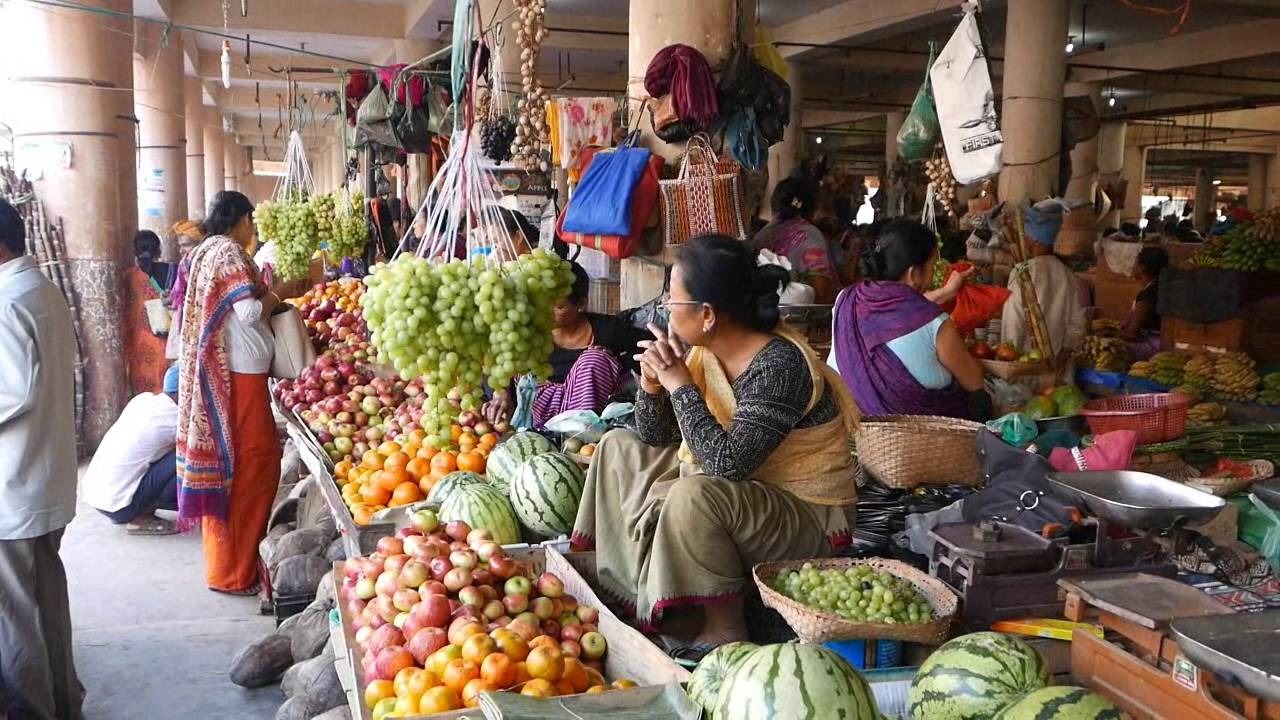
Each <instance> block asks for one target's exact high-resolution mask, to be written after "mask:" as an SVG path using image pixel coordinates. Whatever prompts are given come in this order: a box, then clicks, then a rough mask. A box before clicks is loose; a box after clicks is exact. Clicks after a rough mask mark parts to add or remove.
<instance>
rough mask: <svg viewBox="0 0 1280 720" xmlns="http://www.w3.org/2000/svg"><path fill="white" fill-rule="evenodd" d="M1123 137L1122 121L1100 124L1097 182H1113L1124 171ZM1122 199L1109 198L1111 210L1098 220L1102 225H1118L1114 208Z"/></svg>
mask: <svg viewBox="0 0 1280 720" xmlns="http://www.w3.org/2000/svg"><path fill="white" fill-rule="evenodd" d="M1124 137H1125V124H1124V122H1121V121H1116V122H1108V123H1103V124H1102V129H1101V130H1100V131H1099V132H1098V182H1099V183H1102V184H1113V181H1114V180H1116V179H1119V178H1120V176H1121V173H1122V172H1123V171H1124ZM1123 200H1124V198H1116V197H1113V198H1111V210H1110V211H1109V212H1107V214H1106V215H1103V216H1102V218H1101V220H1100V222H1101V226H1102V227H1104V228H1107V227H1118V226H1119V225H1120V211H1119V210H1117V209H1116V204H1117V203H1119V202H1121V201H1123Z"/></svg>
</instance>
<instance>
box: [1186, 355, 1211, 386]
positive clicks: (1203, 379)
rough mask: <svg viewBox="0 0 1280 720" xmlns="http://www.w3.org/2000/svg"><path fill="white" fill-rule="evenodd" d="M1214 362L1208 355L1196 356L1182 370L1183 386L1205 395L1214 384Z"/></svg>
mask: <svg viewBox="0 0 1280 720" xmlns="http://www.w3.org/2000/svg"><path fill="white" fill-rule="evenodd" d="M1213 375H1214V362H1213V358H1211V357H1209V356H1208V355H1196V356H1195V357H1193V358H1191V359H1190V360H1188V361H1187V364H1186V365H1185V366H1184V367H1183V368H1182V384H1183V385H1184V386H1186V387H1191V388H1195V389H1196V390H1198V391H1200V393H1201V394H1202V395H1203V394H1204V393H1205V392H1206V391H1207V390H1208V389H1209V386H1210V385H1211V384H1212V383H1213Z"/></svg>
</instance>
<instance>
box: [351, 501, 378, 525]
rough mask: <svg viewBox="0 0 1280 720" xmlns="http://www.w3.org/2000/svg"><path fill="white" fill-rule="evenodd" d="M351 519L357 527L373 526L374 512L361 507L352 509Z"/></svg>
mask: <svg viewBox="0 0 1280 720" xmlns="http://www.w3.org/2000/svg"><path fill="white" fill-rule="evenodd" d="M351 519H352V520H354V521H355V523H356V524H357V525H371V524H373V512H371V511H370V510H369V508H367V507H364V506H363V505H360V506H358V507H355V508H352V509H351Z"/></svg>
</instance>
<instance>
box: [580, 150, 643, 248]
mask: <svg viewBox="0 0 1280 720" xmlns="http://www.w3.org/2000/svg"><path fill="white" fill-rule="evenodd" d="M648 162H649V151H648V150H647V149H645V148H637V147H630V146H622V147H619V148H618V149H616V150H602V151H600V152H598V153H596V155H595V157H594V158H592V159H591V164H590V165H588V166H587V172H586V173H585V174H584V175H583V176H582V182H581V183H579V184H578V191H577V192H575V193H574V194H573V199H572V200H570V201H569V207H568V209H567V210H565V216H564V230H565V231H567V232H574V233H585V234H589V235H622V236H624V237H625V236H628V235H630V234H631V193H632V192H634V191H635V189H636V184H637V183H639V182H640V174H641V173H643V172H644V167H645V165H646V164H647V163H648Z"/></svg>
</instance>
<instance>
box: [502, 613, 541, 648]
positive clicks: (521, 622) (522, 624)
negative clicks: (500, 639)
mask: <svg viewBox="0 0 1280 720" xmlns="http://www.w3.org/2000/svg"><path fill="white" fill-rule="evenodd" d="M535 619H536V618H535ZM507 629H508V630H510V631H512V632H514V633H515V634H516V635H519V636H520V639H521V640H523V641H525V642H532V641H533V639H534V638H536V637H538V633H539V632H541V630H540V629H539V628H538V626H537V625H535V624H533V623H531V622H529V621H528V620H527V619H525V618H524V616H523V615H521V617H518V618H516V619H514V620H512V621H511V624H509V625H507Z"/></svg>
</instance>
